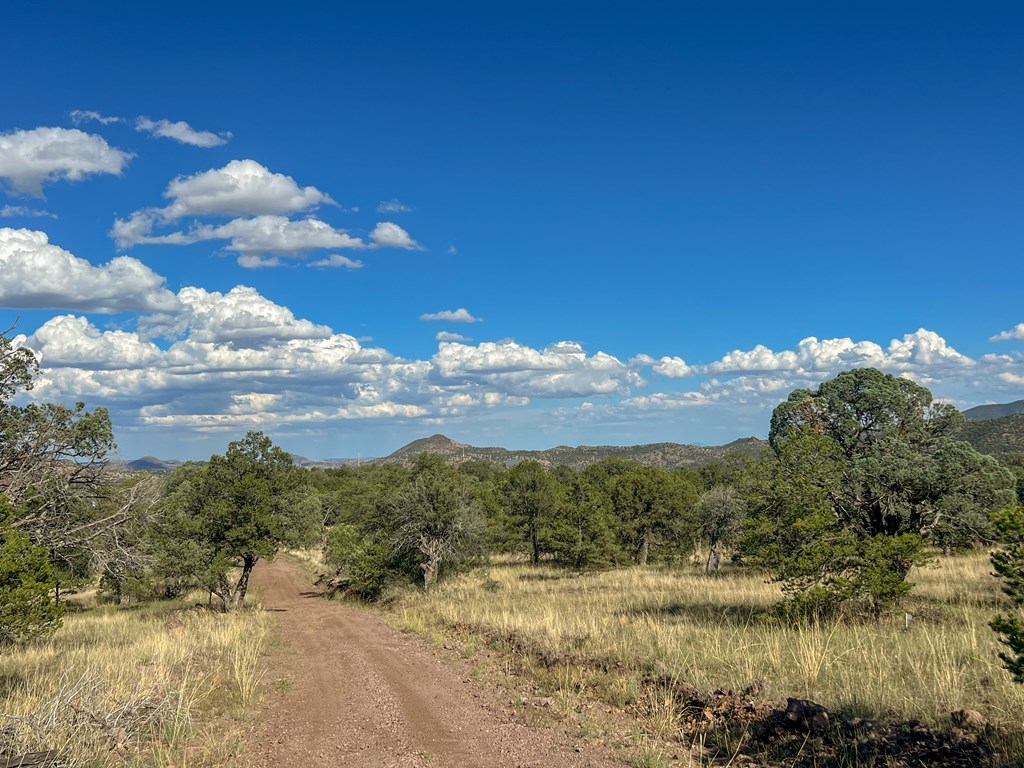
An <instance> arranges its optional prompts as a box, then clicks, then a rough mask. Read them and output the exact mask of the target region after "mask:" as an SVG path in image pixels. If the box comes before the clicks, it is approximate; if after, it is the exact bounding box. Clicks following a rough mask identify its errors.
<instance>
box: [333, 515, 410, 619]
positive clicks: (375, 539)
mask: <svg viewBox="0 0 1024 768" xmlns="http://www.w3.org/2000/svg"><path fill="white" fill-rule="evenodd" d="M324 562H325V563H326V564H327V565H329V566H330V567H331V568H332V569H333V570H334V572H335V575H334V577H333V578H332V579H331V585H332V587H333V588H335V589H337V590H339V591H340V592H342V593H344V594H351V595H354V596H355V597H358V598H360V599H362V600H376V599H377V598H378V597H380V594H381V592H382V591H383V590H384V588H385V587H386V586H387V584H388V582H389V581H391V580H393V579H394V578H395V577H396V575H400V574H403V573H405V574H407V575H408V574H409V570H410V569H409V567H408V563H405V562H403V559H402V558H401V557H396V552H395V550H394V548H393V547H392V546H390V545H389V544H388V542H387V540H386V539H384V538H383V537H382V536H380V535H374V534H367V533H364V532H362V531H361V530H360V529H359V528H357V527H356V526H354V525H347V524H344V523H340V524H338V525H336V526H334V527H333V528H331V529H330V531H328V533H327V543H326V546H325V547H324ZM403 566H405V567H403ZM417 570H418V569H417ZM417 575H418V574H417Z"/></svg>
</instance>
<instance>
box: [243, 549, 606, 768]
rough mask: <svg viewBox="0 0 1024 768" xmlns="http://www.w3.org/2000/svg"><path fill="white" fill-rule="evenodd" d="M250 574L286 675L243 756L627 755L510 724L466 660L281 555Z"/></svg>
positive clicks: (597, 759) (544, 765) (556, 761)
mask: <svg viewBox="0 0 1024 768" xmlns="http://www.w3.org/2000/svg"><path fill="white" fill-rule="evenodd" d="M253 582H254V584H256V585H257V586H258V587H259V589H260V591H261V593H262V596H263V605H264V607H265V608H268V609H270V610H274V611H278V612H279V614H278V615H279V617H280V623H281V630H282V635H283V638H284V640H285V643H286V646H285V647H284V648H282V649H280V650H277V651H275V652H273V653H272V654H271V656H270V658H269V659H268V665H269V670H268V674H269V678H268V679H270V680H274V679H278V678H281V677H288V678H290V680H291V684H290V685H289V686H288V687H287V689H286V690H284V691H283V692H277V693H272V694H271V695H270V696H268V698H267V700H266V701H265V702H264V709H263V710H262V711H261V712H260V713H259V714H258V715H257V718H256V723H255V726H254V728H253V730H252V732H251V734H250V735H249V739H248V747H247V749H246V752H245V754H244V755H243V756H242V760H241V762H242V764H243V765H246V766H250V767H251V768H269V767H270V766H274V767H275V768H278V767H279V766H285V765H301V766H303V767H304V768H306V767H312V766H346V768H347V767H348V766H352V767H353V768H356V767H359V766H366V767H367V768H369V767H370V766H372V767H373V768H384V767H385V766H424V767H427V766H430V767H431V768H437V767H438V766H447V767H449V768H506V767H508V768H512V767H513V766H521V767H522V768H527V767H528V766H529V767H531V768H549V767H550V768H570V767H572V766H581V767H582V766H593V767H594V768H605V767H608V768H611V766H620V765H622V763H620V762H616V761H615V760H614V759H613V758H611V757H609V756H608V755H607V754H605V753H604V752H603V751H601V750H599V749H598V748H596V747H590V746H588V745H585V744H576V743H575V742H574V741H573V740H572V739H571V738H570V736H569V735H568V734H565V733H559V732H556V731H554V730H548V729H538V728H530V727H527V726H525V725H522V724H520V723H516V722H514V721H513V719H512V714H511V712H510V711H509V707H508V705H507V703H502V700H501V698H500V697H499V695H498V693H497V692H496V691H495V690H491V689H488V688H483V687H480V686H478V685H476V684H475V683H473V682H472V681H471V680H470V679H469V677H468V675H469V670H468V667H466V666H465V665H463V664H461V663H460V662H457V661H441V660H439V659H438V658H437V657H436V656H435V654H434V653H433V652H432V651H431V650H430V649H429V648H428V647H426V646H425V644H423V643H422V642H420V641H418V640H416V639H414V638H409V637H406V636H404V635H402V634H400V633H398V632H395V631H394V630H392V629H390V628H389V627H388V626H387V625H385V624H384V623H383V622H382V621H381V620H380V619H378V618H377V617H376V616H374V615H373V614H372V613H371V612H369V611H365V610H361V609H359V608H356V607H353V606H348V605H344V604H339V603H333V602H328V601H326V600H324V599H322V598H321V597H319V596H318V595H317V594H315V593H314V592H312V591H311V588H310V585H309V582H308V580H307V578H306V576H305V575H304V574H302V573H301V572H300V570H299V569H298V568H297V567H296V566H295V565H294V564H292V563H289V562H287V561H286V560H278V561H277V562H273V563H261V564H259V565H258V566H257V567H256V570H255V572H254V573H253Z"/></svg>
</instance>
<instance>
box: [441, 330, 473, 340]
mask: <svg viewBox="0 0 1024 768" xmlns="http://www.w3.org/2000/svg"><path fill="white" fill-rule="evenodd" d="M434 339H435V340H437V341H472V339H470V338H468V337H466V336H463V335H462V334H460V333H451V332H449V331H438V332H437V333H436V334H434Z"/></svg>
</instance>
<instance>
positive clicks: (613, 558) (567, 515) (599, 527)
mask: <svg viewBox="0 0 1024 768" xmlns="http://www.w3.org/2000/svg"><path fill="white" fill-rule="evenodd" d="M560 496H561V504H560V506H559V508H558V510H557V512H556V514H555V517H554V519H553V520H552V521H551V526H550V542H551V549H552V551H553V552H554V554H555V557H556V558H558V560H559V561H560V562H562V563H564V564H565V565H568V566H569V567H571V568H574V569H576V570H578V571H584V570H592V569H595V568H606V567H608V566H610V565H614V564H615V563H616V562H617V561H618V559H619V556H620V551H621V550H620V548H619V544H618V540H617V538H616V535H615V533H616V527H617V523H618V520H617V518H616V517H615V512H614V510H613V509H612V501H611V498H610V497H609V496H608V494H607V493H606V492H605V490H604V489H603V488H602V487H601V486H600V485H598V484H597V483H596V482H594V481H593V480H591V479H590V478H588V477H587V476H586V475H584V474H582V473H580V474H575V473H571V472H570V475H569V476H568V478H567V479H566V481H565V486H564V489H563V492H562V494H561V495H560Z"/></svg>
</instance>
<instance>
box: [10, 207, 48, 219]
mask: <svg viewBox="0 0 1024 768" xmlns="http://www.w3.org/2000/svg"><path fill="white" fill-rule="evenodd" d="M16 217H20V218H24V219H56V218H57V214H55V213H50V212H49V211H44V210H41V209H39V208H29V207H28V206H26V205H5V206H4V207H3V208H0V219H13V218H16Z"/></svg>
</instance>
